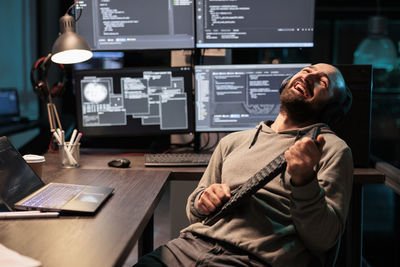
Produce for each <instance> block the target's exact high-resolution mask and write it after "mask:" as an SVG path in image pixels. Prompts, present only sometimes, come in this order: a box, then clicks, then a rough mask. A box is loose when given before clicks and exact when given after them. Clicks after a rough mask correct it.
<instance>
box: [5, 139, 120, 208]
mask: <svg viewBox="0 0 400 267" xmlns="http://www.w3.org/2000/svg"><path fill="white" fill-rule="evenodd" d="M113 191H114V189H113V188H109V187H100V186H89V185H75V184H60V183H49V184H47V185H46V184H45V183H44V182H43V181H42V180H41V179H40V177H38V176H37V175H36V173H35V172H34V171H33V170H32V168H31V167H30V166H29V165H28V163H26V161H25V160H24V159H23V157H22V156H21V154H20V153H19V152H18V151H17V150H16V149H15V147H14V146H13V145H12V144H11V142H10V141H9V140H8V139H7V137H5V136H3V137H0V198H1V200H2V202H3V203H4V204H5V205H6V206H7V208H8V209H10V210H14V209H15V210H41V211H59V212H83V213H89V214H90V213H95V212H96V210H97V209H98V208H99V206H100V205H101V204H102V203H103V202H104V201H105V200H106V199H107V198H108V197H109V196H110V195H111V194H112V193H113Z"/></svg>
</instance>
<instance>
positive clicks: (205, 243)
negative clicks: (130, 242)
mask: <svg viewBox="0 0 400 267" xmlns="http://www.w3.org/2000/svg"><path fill="white" fill-rule="evenodd" d="M194 265H196V266H209V265H211V266H221V267H223V266H268V265H267V264H265V263H262V262H261V261H259V260H258V259H256V258H255V257H254V256H251V255H248V253H247V252H245V251H242V250H240V249H238V248H235V247H233V246H231V245H227V244H221V243H217V242H215V241H214V240H212V239H210V238H205V237H201V236H196V235H193V234H191V233H189V232H186V233H183V234H181V236H180V237H179V238H176V239H173V240H171V241H170V242H168V243H167V244H166V245H164V246H161V247H159V248H158V249H156V250H155V251H153V252H152V253H149V254H146V255H145V256H143V257H142V258H140V259H139V261H138V263H137V265H135V266H137V267H140V266H173V267H175V266H184V267H186V266H194Z"/></svg>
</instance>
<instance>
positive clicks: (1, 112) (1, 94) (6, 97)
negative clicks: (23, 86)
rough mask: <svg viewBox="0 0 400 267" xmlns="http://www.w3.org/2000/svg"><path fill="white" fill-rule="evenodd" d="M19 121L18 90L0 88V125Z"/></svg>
mask: <svg viewBox="0 0 400 267" xmlns="http://www.w3.org/2000/svg"><path fill="white" fill-rule="evenodd" d="M18 121H20V113H19V100H18V91H17V89H16V88H0V125H6V124H9V123H12V122H18Z"/></svg>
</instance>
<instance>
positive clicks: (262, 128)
mask: <svg viewBox="0 0 400 267" xmlns="http://www.w3.org/2000/svg"><path fill="white" fill-rule="evenodd" d="M272 123H273V121H262V122H260V123H259V124H258V125H257V126H256V128H257V130H256V133H255V134H254V137H253V140H252V141H251V143H250V146H249V149H250V148H251V147H252V146H254V144H255V143H256V142H257V138H258V135H259V134H260V133H266V134H269V133H276V132H275V131H274V130H273V129H272V128H271V127H270V126H271V124H272ZM317 126H318V127H319V128H320V131H321V132H320V133H321V134H328V133H329V134H335V133H334V132H333V131H332V130H331V129H330V128H329V126H328V125H327V124H325V123H314V124H311V125H308V126H306V127H302V128H297V129H290V130H284V131H280V132H278V134H289V135H293V136H294V137H297V136H302V135H304V134H306V133H307V132H308V131H310V130H311V129H312V128H314V127H317Z"/></svg>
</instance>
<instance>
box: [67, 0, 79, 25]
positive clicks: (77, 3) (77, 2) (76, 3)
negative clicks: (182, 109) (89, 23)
mask: <svg viewBox="0 0 400 267" xmlns="http://www.w3.org/2000/svg"><path fill="white" fill-rule="evenodd" d="M76 5H77V6H78V7H80V6H79V1H75V3H73V4H72V5H71V6H70V7H69V8H68V9H67V12H65V15H67V14H68V13H69V11H71V9H72V8H73V7H74V6H76ZM75 11H76V8H75ZM81 15H82V8H79V16H78V18H76V19H75V22H76V21H78V20H79V19H80V18H81Z"/></svg>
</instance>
